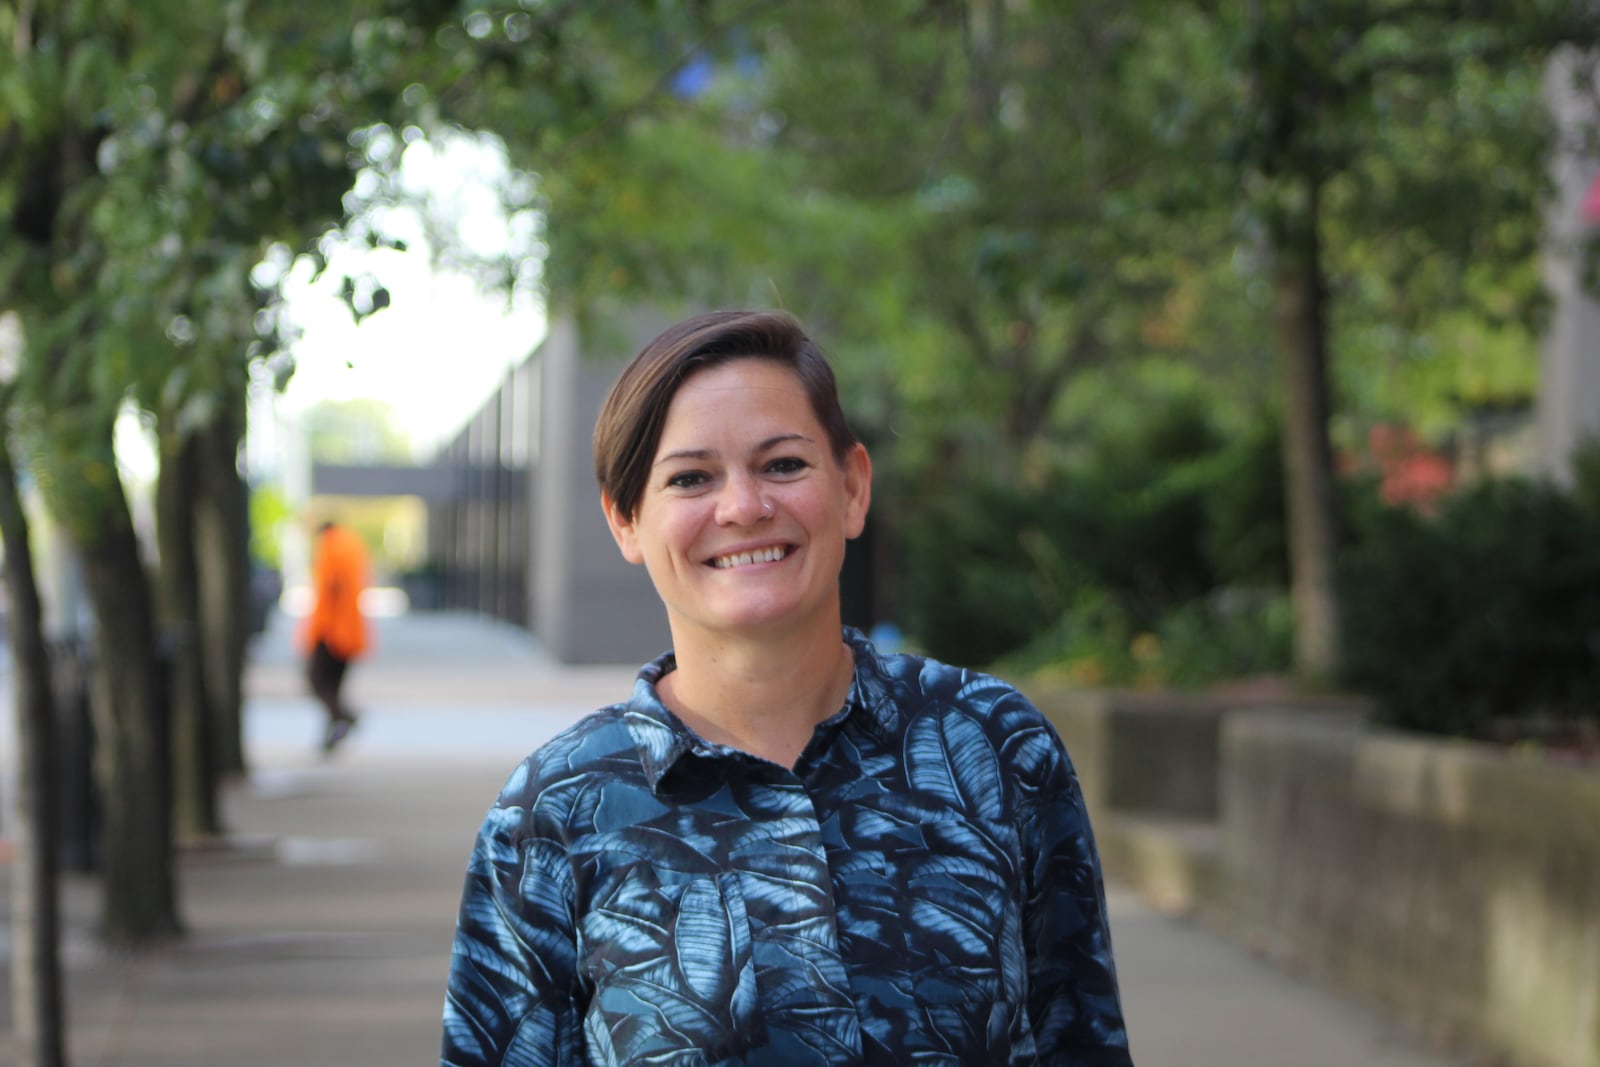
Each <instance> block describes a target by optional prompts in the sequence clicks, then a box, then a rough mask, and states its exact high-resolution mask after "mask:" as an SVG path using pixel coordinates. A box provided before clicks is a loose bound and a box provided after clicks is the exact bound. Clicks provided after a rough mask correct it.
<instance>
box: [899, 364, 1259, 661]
mask: <svg viewBox="0 0 1600 1067" xmlns="http://www.w3.org/2000/svg"><path fill="white" fill-rule="evenodd" d="M1277 442H1278V437H1277V433H1276V431H1275V429H1274V428H1272V427H1271V426H1266V427H1264V428H1262V429H1261V430H1259V431H1257V432H1255V433H1251V434H1248V435H1245V436H1243V437H1240V438H1237V439H1234V440H1225V439H1223V438H1222V436H1221V435H1220V434H1219V433H1218V431H1217V430H1216V429H1215V427H1214V426H1213V425H1212V423H1211V417H1210V415H1209V413H1208V411H1207V409H1206V408H1205V406H1204V405H1203V404H1202V402H1201V401H1200V400H1198V399H1196V398H1193V397H1183V396H1180V397H1175V398H1168V399H1167V400H1166V401H1164V402H1159V403H1154V404H1152V405H1151V406H1150V408H1149V410H1148V411H1146V412H1144V414H1143V417H1142V418H1141V420H1140V421H1138V422H1137V423H1133V424H1129V425H1124V426H1119V427H1117V428H1116V429H1114V430H1112V431H1108V432H1105V433H1103V434H1102V435H1101V436H1100V437H1098V438H1096V439H1095V440H1093V441H1092V442H1090V443H1089V444H1088V445H1087V446H1086V447H1085V449H1084V450H1083V452H1081V453H1080V454H1079V455H1078V456H1077V457H1076V459H1075V461H1074V462H1072V463H1071V464H1069V465H1064V466H1063V467H1062V468H1060V469H1058V470H1057V471H1055V472H1053V473H1052V474H1051V475H1050V476H1049V477H1047V478H1045V479H1044V480H1043V481H1042V482H1041V483H1040V484H1038V485H1034V486H1011V485H1001V484H995V483H976V484H974V483H967V484H965V485H957V486H952V487H950V488H949V489H948V490H947V492H946V493H945V494H944V495H943V496H942V497H941V498H940V499H937V500H924V501H922V504H921V507H920V508H919V509H918V511H917V513H916V514H915V515H911V516H908V520H909V521H908V522H907V523H906V525H905V526H904V528H903V530H902V539H903V544H904V546H905V551H904V554H903V556H904V560H905V566H906V571H905V574H904V576H903V578H902V580H901V583H900V589H899V594H900V595H899V606H900V610H901V614H902V618H903V620H904V622H905V625H906V628H907V630H908V631H909V632H910V633H911V635H912V636H913V638H914V639H915V640H916V641H917V643H918V644H920V645H921V646H922V647H923V648H925V649H926V650H927V651H929V652H930V653H932V654H933V655H936V656H939V657H941V658H945V659H951V660H954V661H956V662H960V663H970V664H985V663H989V662H992V661H993V660H995V659H997V658H999V657H1002V656H1006V655H1008V654H1010V653H1013V652H1016V651H1018V650H1020V649H1024V648H1029V649H1031V652H1030V653H1029V658H1032V659H1039V658H1041V657H1047V656H1048V655H1049V653H1047V652H1046V651H1045V650H1047V649H1049V648H1054V649H1056V653H1055V654H1056V655H1058V656H1062V657H1066V658H1068V659H1071V658H1072V657H1073V656H1074V655H1076V653H1073V652H1072V651H1071V650H1072V649H1080V648H1085V647H1088V646H1089V645H1093V646H1094V647H1095V648H1096V649H1098V651H1097V652H1096V653H1095V654H1094V656H1091V657H1089V658H1091V659H1095V660H1097V661H1101V660H1103V661H1104V666H1105V670H1104V673H1105V674H1106V676H1107V677H1122V676H1126V675H1127V674H1129V673H1130V672H1136V670H1137V667H1136V666H1133V665H1129V664H1121V663H1120V662H1119V661H1118V660H1117V658H1116V657H1115V656H1112V655H1111V654H1110V653H1108V652H1107V649H1110V648H1113V647H1117V646H1121V647H1124V648H1125V647H1126V645H1127V640H1124V639H1123V637H1122V632H1123V631H1124V630H1125V631H1126V634H1127V637H1128V639H1129V640H1131V639H1132V638H1133V637H1135V636H1137V635H1139V634H1144V633H1149V634H1154V635H1155V637H1156V638H1157V639H1160V638H1161V633H1160V631H1161V628H1162V626H1163V622H1162V620H1163V619H1164V618H1166V617H1167V616H1168V615H1169V614H1170V613H1172V612H1174V611H1175V610H1177V609H1180V608H1183V611H1184V612H1185V614H1180V616H1179V619H1178V621H1176V622H1174V623H1173V624H1172V625H1173V626H1175V627H1178V628H1180V629H1181V628H1182V627H1183V626H1185V625H1189V626H1190V627H1191V632H1187V633H1177V632H1176V631H1175V634H1174V640H1176V642H1177V644H1176V646H1175V647H1177V648H1180V649H1182V650H1183V652H1182V657H1183V658H1185V659H1186V660H1187V662H1189V663H1190V664H1192V665H1194V666H1195V667H1196V669H1198V665H1199V664H1200V663H1201V662H1202V661H1204V660H1205V659H1206V658H1207V657H1208V656H1211V658H1213V659H1216V660H1217V661H1218V662H1240V661H1241V657H1240V656H1239V655H1237V654H1236V652H1228V653H1225V654H1218V655H1212V653H1211V652H1208V651H1206V650H1204V649H1202V648H1201V647H1200V645H1201V644H1202V643H1203V641H1202V640H1201V639H1202V638H1203V637H1204V636H1205V634H1206V632H1207V630H1208V628H1210V627H1214V626H1215V624H1216V621H1217V620H1216V619H1206V620H1205V621H1203V622H1201V621H1194V620H1200V619H1201V618H1202V616H1204V615H1205V614H1206V613H1207V612H1213V611H1214V610H1215V609H1213V608H1205V607H1187V608H1185V607H1184V606H1185V605H1191V604H1194V603H1196V602H1200V601H1205V600H1206V599H1207V598H1209V597H1211V596H1212V595H1213V594H1214V593H1215V592H1216V591H1217V590H1218V589H1219V587H1221V586H1223V585H1224V584H1227V585H1250V586H1257V585H1273V584H1281V583H1282V582H1283V580H1284V579H1283V575H1284V574H1285V572H1286V570H1287V565H1286V563H1285V562H1284V555H1285V548H1284V545H1285V537H1284V534H1283V507H1282V494H1281V489H1280V487H1279V486H1280V483H1281V473H1280V471H1279V468H1278V459H1277V456H1278V446H1277ZM1185 620H1189V621H1185ZM1218 635H1219V636H1224V635H1222V634H1221V633H1220V632H1218ZM1246 643H1248V642H1246ZM1147 644H1148V642H1147ZM1119 655H1120V654H1119ZM1256 658H1257V657H1254V656H1249V657H1243V659H1246V660H1250V661H1251V662H1254V660H1255V659H1256ZM1267 658H1268V659H1270V658H1271V657H1267ZM1085 662H1087V660H1085ZM1185 672H1186V673H1187V672H1188V668H1185ZM1090 673H1094V672H1090Z"/></svg>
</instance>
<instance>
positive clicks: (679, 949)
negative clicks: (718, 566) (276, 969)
mask: <svg viewBox="0 0 1600 1067" xmlns="http://www.w3.org/2000/svg"><path fill="white" fill-rule="evenodd" d="M845 639H846V640H847V641H848V642H849V643H850V644H851V646H852V647H853V649H854V651H855V656H856V674H855V681H854V684H853V686H852V688H851V692H850V696H849V699H848V701H847V702H846V706H845V707H844V709H843V710H842V711H840V712H839V714H837V715H835V716H834V717H833V718H831V719H829V720H828V721H827V722H825V723H823V724H821V725H820V726H818V727H817V731H816V734H815V736H814V737H813V738H812V740H811V743H810V744H809V745H808V746H807V748H806V750H805V751H804V753H802V755H801V757H800V759H799V761H798V762H797V763H796V765H795V767H794V768H793V769H792V770H791V769H789V768H784V767H780V766H777V765H775V764H772V763H770V762H767V761H765V760H761V759H758V758H756V757H754V756H750V755H748V754H746V753H743V752H739V751H737V750H734V749H730V748H725V747H722V746H718V745H713V744H710V743H708V742H706V741H704V740H702V739H700V738H699V737H697V736H696V735H695V734H693V733H692V732H691V731H690V730H688V729H687V728H686V727H685V726H684V725H683V724H682V723H681V722H679V721H678V719H677V718H676V717H675V716H673V715H672V713H671V712H670V711H668V710H667V708H666V707H665V706H663V705H662V703H661V701H660V698H659V696H658V695H657V693H656V689H655V683H656V682H657V681H658V680H659V679H660V678H661V677H662V676H663V675H664V674H665V673H666V672H668V671H670V670H672V669H673V666H674V664H673V660H672V657H671V656H670V655H667V656H663V657H662V658H661V659H659V660H657V661H656V662H654V663H652V664H649V665H647V666H646V667H645V668H644V669H643V670H642V671H641V672H640V676H639V681H638V682H637V684H636V685H635V688H634V693H633V697H632V699H631V700H630V701H629V702H628V703H626V704H621V705H616V706H614V707H611V708H606V709H604V710H602V711H599V712H596V713H595V714H594V715H591V716H589V717H588V718H586V719H584V720H583V721H582V722H580V723H578V724H577V725H575V726H574V727H572V728H571V729H569V730H567V731H566V732H565V733H563V734H562V735H561V736H559V737H557V738H556V739H555V740H553V741H551V742H550V743H549V744H547V745H545V746H544V747H543V748H541V749H540V750H539V751H537V752H535V753H534V754H533V755H532V756H530V757H529V758H528V759H527V760H526V761H525V762H524V763H523V764H522V765H521V766H520V767H519V768H518V769H517V770H516V771H515V772H514V773H513V774H512V775H511V777H510V779H509V780H508V782H507V783H506V786H505V789H504V790H503V791H502V793H501V796H500V798H499V801H498V802H497V803H496V805H495V806H494V807H493V808H492V809H491V810H490V812H489V814H488V816H487V817H486V819H485V821H484V824H483V827H482V829H481V831H480V832H479V836H478V840H477V842H476V845H475V847H474V849H473V855H472V860H471V863H470V865H469V868H468V871H467V877H466V884H465V887H464V890H463V895H462V904H461V912H460V916H459V918H458V921H457V928H456V940H455V949H454V954H453V957H452V961H451V969H450V976H449V986H448V992H447V996H446V1001H445V1012H444V1038H443V1049H442V1054H441V1059H440V1062H441V1064H446V1065H460V1067H465V1065H468V1064H474V1065H476V1064H508V1065H516V1067H521V1065H533V1064H538V1065H546V1064H548V1065H551V1067H572V1065H577V1064H617V1065H621V1064H674V1065H676V1064H685V1065H688V1064H707V1065H709V1064H746V1063H748V1064H762V1065H773V1067H781V1065H789V1064H805V1065H816V1067H825V1065H836V1064H906V1063H917V1064H949V1065H958V1064H973V1063H983V1064H1050V1065H1076V1064H1083V1065H1128V1064H1131V1062H1132V1061H1131V1060H1130V1059H1129V1056H1128V1045H1127V1035H1126V1033H1125V1030H1124V1027H1123V1022H1122V1009H1121V1005H1120V1002H1119V998H1118V993H1117V982H1116V972H1115V968H1114V966H1113V963H1112V956H1111V940H1110V932H1109V928H1108V926H1107V921H1106V908H1105V895H1104V889H1103V886H1102V883H1101V876H1100V868H1099V860H1098V857H1097V855H1096V853H1095V847H1094V841H1093V837H1092V835H1091V833H1090V828H1089V823H1088V819H1087V816H1086V815H1085V813H1084V808H1083V802H1082V797H1081V794H1080V792H1079V790H1078V785H1077V781H1076V778H1075V777H1074V775H1073V772H1072V766H1071V763H1070V762H1069V760H1068V758H1067V754H1066V752H1065V751H1064V750H1063V748H1062V746H1061V742H1060V740H1059V738H1057V736H1056V734H1055V732H1054V731H1053V730H1052V729H1051V728H1050V726H1049V724H1048V723H1047V722H1046V721H1045V719H1044V718H1043V716H1041V715H1040V714H1039V712H1038V711H1037V710H1036V709H1035V708H1033V706H1032V705H1031V704H1029V703H1028V701H1027V700H1026V699H1024V698H1023V697H1022V696H1021V695H1020V694H1019V693H1018V692H1017V691H1016V690H1015V689H1013V688H1011V687H1010V686H1008V685H1006V684H1005V683H1004V682H1001V681H999V680H997V679H994V678H991V677H988V676H986V675H981V674H976V673H973V672H969V671H963V670H959V669H957V668H953V667H949V666H947V665H945V664H942V663H938V662H936V661H933V660H926V659H921V658H919V657H914V656H880V655H878V654H877V652H876V650H874V649H873V647H872V646H871V645H870V644H869V643H868V642H867V641H866V639H865V638H864V637H862V636H861V635H860V634H859V633H857V632H856V631H854V630H849V629H847V630H846V631H845Z"/></svg>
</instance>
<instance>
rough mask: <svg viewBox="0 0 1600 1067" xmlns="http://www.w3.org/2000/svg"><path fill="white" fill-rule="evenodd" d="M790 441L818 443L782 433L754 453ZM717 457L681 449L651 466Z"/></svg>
mask: <svg viewBox="0 0 1600 1067" xmlns="http://www.w3.org/2000/svg"><path fill="white" fill-rule="evenodd" d="M790 441H804V442H805V443H806V444H815V443H816V442H815V441H813V440H812V439H811V438H809V437H807V436H806V435H805V434H803V433H780V434H778V435H777V436H775V437H769V438H767V439H766V440H764V441H762V442H760V443H759V444H757V445H756V447H755V449H754V451H756V452H767V451H770V450H772V449H774V448H777V447H778V446H779V445H782V444H787V443H788V442H790ZM716 455H717V453H716V451H715V450H714V449H710V448H680V449H676V450H675V451H672V452H668V453H666V454H665V455H663V456H658V457H657V458H656V461H655V462H654V463H652V464H650V465H651V466H652V467H659V466H661V464H663V463H671V462H674V461H676V460H685V459H689V460H708V459H714V458H716Z"/></svg>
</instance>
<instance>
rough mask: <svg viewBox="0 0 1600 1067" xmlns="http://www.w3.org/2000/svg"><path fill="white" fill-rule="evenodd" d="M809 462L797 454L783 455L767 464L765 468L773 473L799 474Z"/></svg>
mask: <svg viewBox="0 0 1600 1067" xmlns="http://www.w3.org/2000/svg"><path fill="white" fill-rule="evenodd" d="M809 466H810V464H809V463H807V462H806V461H805V460H803V459H801V458H799V457H798V456H784V457H783V458H782V459H775V460H773V461H772V462H771V463H769V464H767V470H768V471H770V472H772V473H773V474H799V473H800V472H801V471H803V470H805V469H806V468H807V467H809Z"/></svg>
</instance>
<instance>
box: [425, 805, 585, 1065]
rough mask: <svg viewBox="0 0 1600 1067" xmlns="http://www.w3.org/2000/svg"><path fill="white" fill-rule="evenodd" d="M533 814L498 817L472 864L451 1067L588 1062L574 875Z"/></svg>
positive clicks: (457, 950)
mask: <svg viewBox="0 0 1600 1067" xmlns="http://www.w3.org/2000/svg"><path fill="white" fill-rule="evenodd" d="M526 817H527V809H526V808H522V807H519V806H514V805H508V804H505V803H502V804H501V805H500V806H497V807H495V808H494V809H492V810H491V811H490V812H489V815H488V817H487V818H486V819H485V820H484V823H483V827H482V829H481V830H480V831H479V833H478V837H477V840H476V842H475V843H474V846H473V850H472V859H471V861H470V863H469V864H468V868H467V876H466V883H465V886H464V887H463V889H462V894H461V910H460V913H459V915H458V917H457V920H456V935H455V945H454V948H453V950H452V953H451V958H450V976H449V983H448V986H447V989H446V993H445V1005H444V1036H443V1040H442V1043H441V1051H440V1057H439V1062H440V1065H441V1067H469V1065H471V1067H478V1065H504V1067H573V1065H576V1064H579V1063H581V1062H582V1040H581V1026H582V1023H581V1018H580V1015H581V1012H580V1010H579V1008H578V1006H577V1003H576V998H575V994H576V991H577V987H578V982H577V942H576V936H575V925H574V920H573V905H572V900H573V895H572V874H571V868H570V866H569V865H568V864H567V863H566V861H565V858H564V857H563V856H562V855H561V853H560V850H559V846H557V845H556V844H555V843H553V842H551V841H548V840H546V839H543V838H540V837H537V836H531V835H529V834H527V833H526V832H524V829H523V826H524V822H525V820H526Z"/></svg>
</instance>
